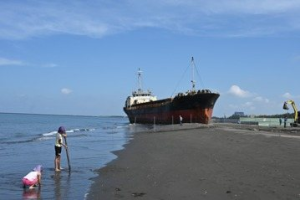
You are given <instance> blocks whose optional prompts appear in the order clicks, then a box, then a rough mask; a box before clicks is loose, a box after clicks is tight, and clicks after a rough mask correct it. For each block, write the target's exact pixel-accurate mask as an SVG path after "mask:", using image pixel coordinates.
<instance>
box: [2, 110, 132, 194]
mask: <svg viewBox="0 0 300 200" xmlns="http://www.w3.org/2000/svg"><path fill="white" fill-rule="evenodd" d="M61 125H63V126H65V127H66V129H67V134H68V136H67V142H68V147H69V155H70V164H71V171H70V172H69V170H68V163H67V157H66V153H65V150H64V149H63V153H62V167H63V168H64V170H62V171H61V172H54V143H55V134H56V130H57V129H58V127H59V126H61ZM131 136H132V130H130V126H129V124H128V119H127V118H123V117H87V116H58V115H29V114H4V113H0V158H1V165H0V199H22V198H23V199H32V198H40V199H84V198H85V195H86V194H87V192H88V190H89V187H90V185H91V183H92V182H91V180H90V178H92V177H95V176H97V174H96V173H95V170H96V169H99V168H101V167H103V166H105V164H107V163H108V162H110V161H111V160H113V159H114V158H116V156H115V155H114V154H112V153H111V152H112V151H115V150H120V149H122V148H123V145H124V144H126V143H127V142H128V141H129V140H130V138H131ZM37 164H41V165H43V173H42V187H41V188H40V189H38V188H36V189H33V190H26V191H24V190H23V188H22V183H21V179H22V177H23V176H25V175H26V174H27V173H28V172H29V171H31V170H32V169H33V168H34V166H35V165H37Z"/></svg>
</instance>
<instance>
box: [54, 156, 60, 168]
mask: <svg viewBox="0 0 300 200" xmlns="http://www.w3.org/2000/svg"><path fill="white" fill-rule="evenodd" d="M55 171H60V156H55Z"/></svg>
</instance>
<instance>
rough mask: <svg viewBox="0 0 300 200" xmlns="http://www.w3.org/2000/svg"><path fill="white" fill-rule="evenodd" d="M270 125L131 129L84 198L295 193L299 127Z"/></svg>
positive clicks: (299, 189) (164, 199) (154, 199)
mask: <svg viewBox="0 0 300 200" xmlns="http://www.w3.org/2000/svg"><path fill="white" fill-rule="evenodd" d="M183 127H184V126H183ZM175 129H176V128H175ZM267 130H268V131H267ZM270 130H271V129H265V130H259V129H258V128H248V127H246V128H243V127H242V126H234V127H233V126H227V125H216V126H211V127H198V128H196V129H189V130H183V129H181V130H172V131H166V132H150V133H136V134H135V136H134V139H133V140H132V141H131V142H130V144H128V145H126V146H125V150H122V151H118V152H116V154H117V155H118V158H117V159H116V160H114V161H112V162H111V163H109V164H108V166H106V167H105V168H103V169H100V170H99V177H97V178H95V179H94V181H95V182H94V183H93V185H92V187H91V190H90V193H89V195H88V196H87V199H103V200H110V199H124V200H126V199H144V200H146V199H147V200H148V199H149V200H177V199H178V200H179V199H180V200H183V199H184V200H185V199H188V200H194V199H195V200H196V199H197V200H198V199H212V200H215V199H217V200H218V199H222V200H223V199H249V200H257V199H262V200H265V199H272V200H273V199H300V137H299V136H300V133H299V134H298V132H297V131H293V130H291V131H289V132H287V131H285V132H283V131H281V130H279V129H272V131H273V132H269V131H270ZM290 132H291V133H292V135H291V134H290ZM298 135H299V136H298Z"/></svg>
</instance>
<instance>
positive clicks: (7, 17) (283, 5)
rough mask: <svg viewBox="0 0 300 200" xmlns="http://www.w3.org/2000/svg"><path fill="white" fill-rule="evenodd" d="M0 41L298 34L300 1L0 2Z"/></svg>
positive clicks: (299, 28) (134, 0)
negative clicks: (151, 32) (135, 34)
mask: <svg viewBox="0 0 300 200" xmlns="http://www.w3.org/2000/svg"><path fill="white" fill-rule="evenodd" d="M0 7H1V12H0V38H2V39H24V38H28V37H36V36H41V35H53V34H73V35H85V36H90V37H103V36H106V35H109V34H115V33H118V32H124V31H129V30H134V29H139V28H145V27H155V28H161V29H165V30H171V31H176V32H181V33H183V34H196V35H209V36H239V37H242V36H257V35H259V36H260V35H267V34H276V33H282V32H293V31H296V32H299V30H300V20H299V19H300V1H299V0H285V1H279V0H243V1H240V0H231V1H228V0H210V1H207V0H161V1H159V2H157V1H152V0H143V1H137V0H124V1H118V2H114V1H111V0H101V1H96V0H94V1H93V0H91V1H89V3H86V2H84V1H79V0H72V1H59V0H53V1H31V0H27V1H1V2H0Z"/></svg>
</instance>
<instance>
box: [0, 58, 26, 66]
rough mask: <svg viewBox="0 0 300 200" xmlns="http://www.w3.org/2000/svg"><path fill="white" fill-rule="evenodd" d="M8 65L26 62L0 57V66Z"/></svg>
mask: <svg viewBox="0 0 300 200" xmlns="http://www.w3.org/2000/svg"><path fill="white" fill-rule="evenodd" d="M7 65H24V63H23V62H22V61H19V60H10V59H6V58H0V66H7Z"/></svg>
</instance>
